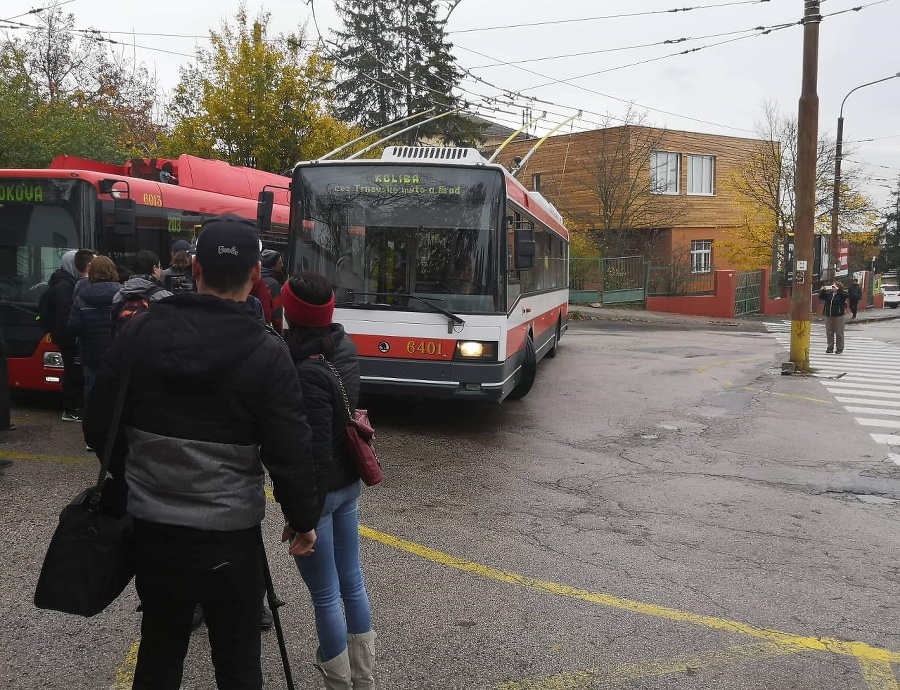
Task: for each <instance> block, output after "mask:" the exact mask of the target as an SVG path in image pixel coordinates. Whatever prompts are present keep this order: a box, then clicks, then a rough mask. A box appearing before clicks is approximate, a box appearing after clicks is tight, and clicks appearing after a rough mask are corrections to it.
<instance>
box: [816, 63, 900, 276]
mask: <svg viewBox="0 0 900 690" xmlns="http://www.w3.org/2000/svg"><path fill="white" fill-rule="evenodd" d="M897 77H900V72H897V74H892V75H891V76H889V77H885V78H884V79H876V80H875V81H870V82H869V83H867V84H860V85H859V86H857V87H856V88H855V89H850V91H849V92H848V93H847V95H846V96H844V100H842V101H841V110H840V113H839V115H838V124H837V145H836V146H835V149H834V199H833V200H832V203H831V279H832V280H835V279H836V278H837V262H838V210H839V208H840V201H841V146H842V144H843V138H844V103H846V102H847V99H848V98H850V94H851V93H853V92H854V91H859V90H860V89H862V88H865V87H866V86H872V85H873V84H880V83H881V82H883V81H888V80H890V79H896V78H897Z"/></svg>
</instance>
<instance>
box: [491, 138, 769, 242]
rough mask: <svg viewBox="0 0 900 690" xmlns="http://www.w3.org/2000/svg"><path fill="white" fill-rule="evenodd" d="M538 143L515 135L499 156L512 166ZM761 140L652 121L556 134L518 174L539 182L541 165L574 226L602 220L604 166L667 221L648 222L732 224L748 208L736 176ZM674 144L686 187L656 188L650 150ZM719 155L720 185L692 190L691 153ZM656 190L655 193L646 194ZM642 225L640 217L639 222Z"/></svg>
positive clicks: (548, 190) (545, 184)
mask: <svg viewBox="0 0 900 690" xmlns="http://www.w3.org/2000/svg"><path fill="white" fill-rule="evenodd" d="M534 143H536V141H535V140H531V141H516V142H513V143H512V144H510V145H509V146H508V147H507V148H506V149H505V150H504V151H503V152H502V153H501V155H500V161H501V162H502V163H503V164H504V165H507V166H510V167H511V166H512V161H513V158H514V157H515V156H522V157H524V156H525V155H526V153H527V152H528V151H529V149H530V148H531V147H532V146H533V145H534ZM759 146H760V141H759V140H756V139H743V138H738V137H724V136H717V135H711V134H699V133H693V132H678V131H669V130H662V129H654V128H647V127H631V126H627V127H613V128H609V129H602V130H594V131H590V132H580V133H577V134H572V135H561V136H556V137H551V138H549V139H548V140H547V141H546V142H544V144H543V146H541V148H540V149H538V150H537V152H535V154H534V155H533V156H532V157H531V159H529V161H528V165H527V168H526V169H525V170H523V171H522V172H521V173H520V174H519V179H520V180H521V181H522V182H523V184H525V185H526V186H527V187H529V188H532V173H536V172H539V173H541V187H542V191H543V194H544V196H545V197H547V198H548V199H549V200H550V201H551V202H552V203H553V204H554V205H555V206H556V207H557V208H558V209H559V210H560V212H561V213H562V214H563V215H564V216H565V217H566V219H567V222H569V223H570V224H571V226H572V227H573V228H576V229H578V228H591V227H602V225H603V224H602V223H601V222H600V210H601V209H602V208H603V205H602V204H601V202H600V194H599V193H598V192H599V191H600V190H602V189H606V190H607V191H608V190H609V188H610V186H611V185H610V184H609V183H602V184H600V183H598V179H599V178H600V174H599V173H598V168H600V167H602V168H603V169H604V170H605V171H606V172H605V174H606V175H607V176H609V175H613V176H614V177H617V178H618V177H619V176H621V177H622V178H623V179H629V180H631V181H632V183H633V184H636V185H637V187H636V188H637V189H639V190H641V193H640V195H639V196H640V197H641V199H639V203H644V204H646V205H647V206H648V207H649V206H651V205H652V207H653V208H654V213H655V214H656V215H657V216H658V217H659V218H661V219H667V220H668V222H660V223H656V224H652V223H650V224H647V226H648V227H654V226H655V227H673V228H678V227H689V228H704V227H706V228H733V227H736V226H737V225H739V224H740V220H741V214H742V209H741V206H740V204H739V203H738V198H737V195H736V194H735V193H734V191H733V190H732V186H731V184H730V180H731V179H733V177H734V176H736V175H738V174H739V173H740V170H741V168H742V166H744V165H746V164H747V162H748V161H749V160H750V158H751V157H752V155H753V153H754V152H755V151H756V150H758V148H759ZM651 149H655V150H660V151H668V152H672V153H678V154H680V156H681V166H680V193H679V194H677V195H657V194H654V195H650V194H649V187H650V150H651ZM691 154H696V155H702V156H714V157H715V176H714V184H715V193H714V195H712V196H706V195H690V194H687V189H688V156H689V155H691ZM648 196H652V197H653V198H652V199H647V197H648ZM638 225H641V224H640V223H638Z"/></svg>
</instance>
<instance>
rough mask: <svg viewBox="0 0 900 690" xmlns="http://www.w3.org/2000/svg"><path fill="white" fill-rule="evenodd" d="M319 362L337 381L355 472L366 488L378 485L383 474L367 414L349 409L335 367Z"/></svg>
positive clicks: (324, 360) (341, 382)
mask: <svg viewBox="0 0 900 690" xmlns="http://www.w3.org/2000/svg"><path fill="white" fill-rule="evenodd" d="M319 361H321V362H323V363H324V364H325V365H326V366H327V367H328V368H329V369H331V373H332V374H334V378H335V379H337V384H338V388H339V389H340V391H341V398H342V399H343V403H344V410H345V411H346V412H347V426H346V431H347V452H348V453H350V457H351V458H353V461H354V462H355V463H356V471H357V472H359V476H360V478H361V479H362V480H363V482H365V484H366V486H375V485H376V484H380V483H381V480H382V479H384V473H383V472H382V471H381V462H380V461H379V460H378V455H377V454H376V452H375V428H374V427H373V426H372V423H371V422H370V421H369V413H368V411H367V410H355V411H354V410H351V409H350V401H349V399H348V398H347V390H346V389H345V388H344V381H343V379H341V375H340V373H339V372H338V370H337V367H335V366H334V364H332V363H331V362H329V361H328V360H327V359H325V358H324V357H323V358H322V359H320V360H319Z"/></svg>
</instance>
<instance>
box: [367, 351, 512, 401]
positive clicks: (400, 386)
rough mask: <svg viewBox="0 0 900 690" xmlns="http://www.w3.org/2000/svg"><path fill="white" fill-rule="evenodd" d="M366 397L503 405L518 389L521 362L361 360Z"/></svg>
mask: <svg viewBox="0 0 900 690" xmlns="http://www.w3.org/2000/svg"><path fill="white" fill-rule="evenodd" d="M359 368H360V376H361V388H362V393H364V394H378V395H397V396H403V397H416V398H432V399H438V400H490V401H494V402H500V401H501V400H503V398H505V397H506V396H507V395H509V393H510V392H511V391H512V389H513V388H515V387H516V384H517V383H518V377H519V365H518V362H511V361H508V362H458V361H453V362H442V361H438V362H429V361H411V360H404V359H389V358H378V359H374V358H368V357H360V362H359Z"/></svg>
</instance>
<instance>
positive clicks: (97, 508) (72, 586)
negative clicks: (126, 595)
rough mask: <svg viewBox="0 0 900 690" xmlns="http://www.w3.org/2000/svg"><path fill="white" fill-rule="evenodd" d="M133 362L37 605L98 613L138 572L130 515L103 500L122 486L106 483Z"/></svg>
mask: <svg viewBox="0 0 900 690" xmlns="http://www.w3.org/2000/svg"><path fill="white" fill-rule="evenodd" d="M138 329H139V324H138ZM132 330H135V331H136V330H137V329H132ZM135 334H136V333H135ZM131 362H132V358H131V357H127V358H126V359H125V366H124V367H123V369H124V371H122V372H121V373H120V379H119V386H118V389H117V391H116V402H115V406H114V407H113V413H112V419H111V420H110V425H109V434H108V436H107V438H106V445H105V446H104V449H103V460H102V462H101V463H100V474H99V476H98V477H97V484H96V486H92V487H91V488H89V489H86V490H85V491H82V492H81V493H80V494H78V496H76V497H75V500H73V501H72V502H71V503H70V504H69V505H67V506H66V507H65V508H63V510H62V512H61V513H60V514H59V524H58V525H57V526H56V531H55V532H54V533H53V538H52V539H51V540H50V546H49V547H48V548H47V555H46V556H44V564H43V566H42V567H41V575H40V577H39V578H38V583H37V588H36V589H35V592H34V605H35V606H37V607H38V608H39V609H50V610H51V611H61V612H63V613H72V614H75V615H78V616H86V617H90V616H95V615H97V614H98V613H100V612H101V611H103V610H104V609H105V608H106V607H107V606H109V605H110V604H111V603H112V602H113V601H115V599H116V598H117V597H118V596H119V595H120V594H121V593H122V590H124V589H125V587H126V586H128V583H129V582H130V581H131V578H132V577H133V575H134V569H133V566H132V563H131V535H132V531H133V524H132V519H131V516H130V515H128V514H127V513H126V512H125V511H124V510H116V509H113V508H111V507H109V506H110V505H113V504H114V502H113V501H104V500H102V498H103V491H104V487H106V488H107V489H113V490H122V488H123V487H124V479H122V478H119V479H117V480H115V481H114V482H112V483H110V484H107V478H108V476H109V475H108V473H107V471H108V469H109V463H110V460H111V459H112V453H113V449H114V447H115V445H116V438H117V436H118V432H119V421H120V420H121V418H122V408H123V407H124V405H125V394H126V392H127V390H128V379H129V378H130V373H131ZM116 485H118V486H116Z"/></svg>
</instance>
